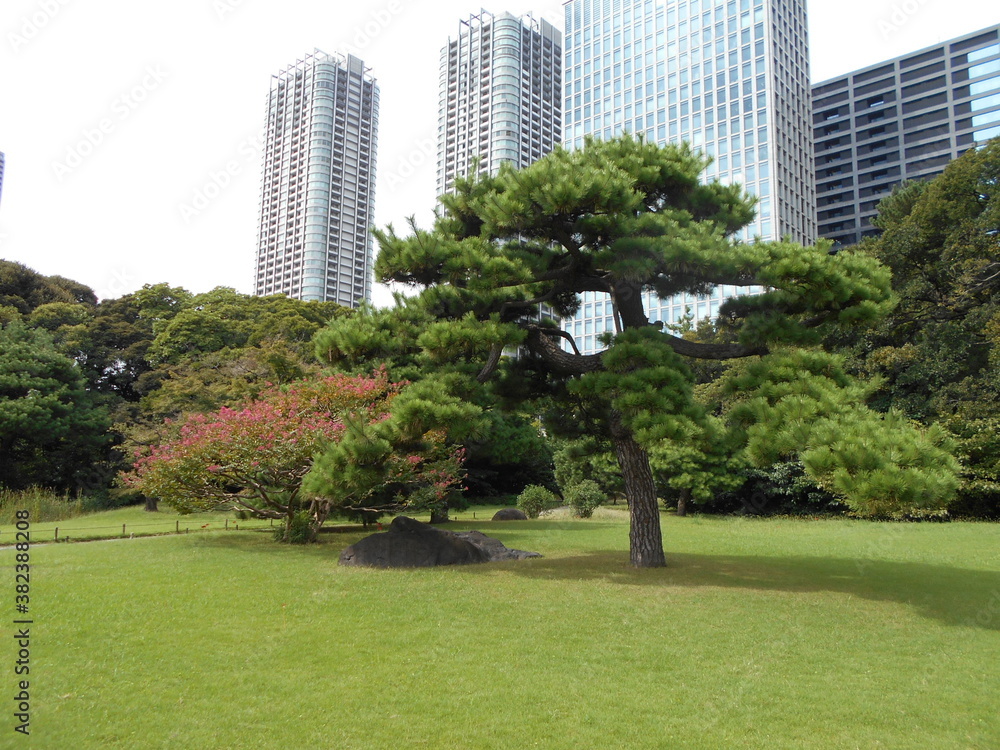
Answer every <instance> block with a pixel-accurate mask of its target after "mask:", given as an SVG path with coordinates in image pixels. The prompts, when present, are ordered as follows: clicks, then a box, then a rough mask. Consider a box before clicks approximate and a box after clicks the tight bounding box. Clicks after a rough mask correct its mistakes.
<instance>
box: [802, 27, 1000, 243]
mask: <svg viewBox="0 0 1000 750" xmlns="http://www.w3.org/2000/svg"><path fill="white" fill-rule="evenodd" d="M813 133H814V138H815V144H816V145H815V148H816V191H817V201H818V208H819V233H820V236H822V237H827V238H829V239H832V240H834V241H836V242H838V243H840V244H842V245H853V244H855V243H857V242H859V241H860V240H861V238H862V237H864V236H866V235H870V234H876V233H877V231H878V230H876V229H875V228H874V227H872V225H871V219H872V217H873V216H875V214H876V210H875V207H876V206H877V205H878V202H879V201H880V200H881V199H882V198H884V197H885V196H886V195H888V194H889V193H890V192H892V189H893V187H895V186H896V185H898V184H899V183H900V182H902V181H903V180H925V179H929V178H931V177H934V176H935V175H938V174H940V173H941V172H942V171H944V168H945V166H947V164H948V162H950V161H951V160H952V159H955V158H956V157H958V156H959V155H960V154H961V153H962V152H964V151H967V150H968V149H970V148H973V147H974V146H976V145H979V144H982V143H985V142H986V141H987V140H989V139H990V138H996V137H997V136H1000V26H994V27H991V28H988V29H984V30H981V31H977V32H974V33H972V34H967V35H965V36H961V37H958V38H956V39H952V40H950V41H948V42H944V43H943V44H937V45H934V46H933V47H927V48H926V49H922V50H919V51H916V52H913V53H911V54H908V55H903V56H901V57H897V58H895V59H892V60H887V61H886V62H883V63H879V64H877V65H870V66H868V67H867V68H861V69H860V70H856V71H854V72H852V73H848V74H846V75H843V76H838V77H837V78H833V79H830V80H828V81H823V82H822V83H818V84H816V85H815V86H813Z"/></svg>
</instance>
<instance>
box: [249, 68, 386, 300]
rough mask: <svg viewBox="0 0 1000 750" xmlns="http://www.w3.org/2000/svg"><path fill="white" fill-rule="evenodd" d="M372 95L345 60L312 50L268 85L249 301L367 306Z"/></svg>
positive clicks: (361, 72)
mask: <svg viewBox="0 0 1000 750" xmlns="http://www.w3.org/2000/svg"><path fill="white" fill-rule="evenodd" d="M378 103H379V90H378V86H377V84H376V82H375V80H374V78H372V76H371V75H370V71H369V70H368V69H367V68H365V66H364V63H363V62H362V61H361V60H359V59H358V58H356V57H354V56H353V55H348V56H339V55H337V56H334V55H328V54H326V53H324V52H320V51H319V50H316V51H315V52H314V53H313V54H310V55H307V56H306V57H305V58H304V59H302V60H299V61H297V62H296V63H295V64H293V65H290V66H288V67H287V68H285V69H284V70H282V71H281V72H280V73H278V74H276V75H275V76H273V77H272V80H271V90H270V93H269V95H268V110H267V129H266V135H265V143H264V168H263V178H262V183H261V203H260V229H259V236H258V249H257V275H256V292H257V294H258V295H266V294H286V295H288V296H289V297H294V298H297V299H304V300H323V301H334V302H337V303H339V304H341V305H345V306H348V307H357V306H358V305H359V304H360V303H361V302H364V301H370V300H371V291H372V236H371V232H370V229H371V226H372V223H373V219H374V198H375V162H376V146H377V137H378Z"/></svg>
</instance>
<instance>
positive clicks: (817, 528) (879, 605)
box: [0, 511, 1000, 750]
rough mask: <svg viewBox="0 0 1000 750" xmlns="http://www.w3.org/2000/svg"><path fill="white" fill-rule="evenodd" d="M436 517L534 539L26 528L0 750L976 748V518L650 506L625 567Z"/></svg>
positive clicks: (611, 524) (563, 540)
mask: <svg viewBox="0 0 1000 750" xmlns="http://www.w3.org/2000/svg"><path fill="white" fill-rule="evenodd" d="M471 513H472V511H468V512H467V513H463V514H460V515H461V516H463V517H464V516H466V515H471ZM477 515H479V516H482V515H486V517H489V513H485V512H479V513H477ZM91 518H92V519H93V518H95V517H93V516H92V517H91ZM80 520H82V519H80ZM453 527H455V528H474V527H475V528H480V529H482V530H483V531H486V532H487V533H494V534H495V535H496V536H498V537H499V538H501V539H502V540H503V541H504V542H505V543H506V544H507V545H508V546H511V547H517V548H521V549H531V550H537V551H539V552H542V553H543V554H544V555H545V557H544V558H542V559H536V560H527V561H521V562H514V563H493V564H487V565H481V566H470V567H461V568H450V569H446V568H440V569H433V570H427V569H425V570H412V571H386V570H369V569H356V568H354V569H352V568H346V569H342V568H339V567H338V566H337V564H336V563H337V556H338V554H339V553H340V550H341V549H343V547H344V546H346V545H347V544H349V543H351V542H353V541H355V540H356V539H358V538H360V536H361V534H359V533H349V534H328V535H324V536H323V538H322V542H321V543H320V544H318V545H313V546H310V547H304V548H303V547H283V546H279V545H276V544H274V543H273V542H271V541H270V538H269V535H268V534H266V533H260V532H254V531H240V532H230V533H216V534H211V533H199V534H194V533H192V534H188V535H180V536H166V537H157V538H151V539H131V540H127V541H122V542H94V543H87V544H58V545H54V544H49V545H39V546H36V547H34V548H33V550H32V592H31V594H32V599H31V607H32V611H31V615H32V617H33V618H34V625H33V626H32V636H33V640H32V653H31V658H32V665H31V692H32V725H31V728H32V737H31V741H30V743H26V742H18V740H21V739H22V738H20V737H17V736H14V735H13V732H12V731H11V728H10V725H11V723H12V718H10V710H8V712H7V715H8V719H7V720H6V724H7V725H8V728H7V729H4V730H0V731H3V734H2V735H0V737H2V739H0V747H20V746H24V747H28V746H30V747H32V748H95V749H96V748H129V749H130V750H132V749H138V748H178V749H180V748H184V749H185V750H187V749H189V748H195V749H199V750H200V749H202V748H205V749H211V750H216V749H219V748H239V749H243V748H359V749H363V750H370V749H372V748H394V749H395V748H412V747H427V748H449V749H450V748H470V749H479V748H517V749H518V750H519V749H520V748H525V747H539V748H572V749H574V750H579V749H580V748H630V749H631V748H707V749H710V750H718V749H719V748H769V749H771V748H796V749H797V748H837V749H838V750H839V749H841V748H893V749H896V748H932V749H934V750H942V749H944V748H982V749H983V750H995V749H996V748H998V747H1000V712H998V710H997V705H998V703H997V701H998V697H1000V525H989V524H965V523H951V524H910V525H905V524H896V525H892V524H877V523H867V522H855V521H847V520H824V521H799V520H768V521H765V520H748V519H727V518H703V517H693V518H687V519H677V518H673V517H664V532H665V533H664V536H665V540H666V547H667V557H668V563H669V567H667V568H665V569H659V570H641V571H638V570H633V569H631V568H629V567H628V565H627V560H628V553H627V544H628V527H627V519H626V517H625V516H624V514H622V513H620V512H615V511H602V512H601V513H600V514H599V517H597V518H594V519H591V520H588V521H572V520H550V521H544V520H543V521H528V522H517V523H507V524H501V523H491V522H489V521H482V520H477V522H476V523H471V522H468V523H467V522H461V523H457V524H453ZM3 554H5V555H8V557H7V558H6V559H7V561H8V564H6V565H5V566H4V568H5V569H6V570H8V571H12V570H13V568H12V564H11V563H12V555H13V552H12V551H11V550H4V551H3ZM9 579H10V582H9V584H8V591H9V599H10V601H11V602H13V593H14V592H13V580H12V579H13V573H12V572H11V573H10V574H9ZM5 640H6V641H7V643H8V644H9V645H8V646H5V647H4V648H7V649H8V651H6V652H3V653H4V654H5V655H7V661H6V663H7V664H11V663H12V662H13V660H14V655H13V648H12V646H11V645H10V641H11V639H10V638H7V639H5ZM0 651H2V650H0ZM7 674H8V677H7V682H6V686H5V689H6V690H8V691H11V690H12V689H13V687H14V677H13V675H12V674H11V672H10V671H8V673H7ZM12 695H13V693H10V696H12Z"/></svg>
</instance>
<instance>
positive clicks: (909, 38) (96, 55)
mask: <svg viewBox="0 0 1000 750" xmlns="http://www.w3.org/2000/svg"><path fill="white" fill-rule="evenodd" d="M483 5H484V3H483V2H482V0H479V2H476V1H474V0H433V1H428V0H422V1H420V2H418V1H417V0H357V1H356V2H344V1H343V0H334V1H333V2H317V1H316V0H313V1H312V2H309V1H308V0H170V2H148V1H144V0H86V1H85V0H2V8H0V35H2V37H0V151H3V152H5V153H6V157H7V166H6V174H5V176H4V187H3V196H2V202H0V258H4V259H7V260H16V261H19V262H21V263H24V264H26V265H28V266H30V267H32V268H34V269H35V270H37V271H39V272H40V273H43V274H60V275H62V276H67V277H69V278H72V279H76V280H77V281H81V282H83V283H85V284H88V285H90V286H92V287H93V288H94V289H95V290H96V291H97V293H98V295H99V296H100V297H117V296H120V295H122V294H126V293H128V292H131V291H133V290H135V289H138V288H139V287H141V286H142V285H143V284H145V283H158V282H161V281H166V282H169V283H170V284H172V285H175V286H183V287H185V288H187V289H189V290H191V291H193V292H203V291H207V290H209V289H211V288H213V287H215V286H220V285H222V286H231V287H235V288H236V289H237V290H239V291H242V292H250V291H252V287H251V281H252V276H253V271H254V259H255V254H256V221H257V218H256V212H257V201H258V187H259V179H260V158H259V150H258V147H257V145H256V143H257V137H258V133H259V132H260V129H261V127H262V125H263V122H264V115H265V101H266V96H267V91H268V87H269V83H270V77H271V75H272V74H273V73H276V72H278V71H279V70H280V69H282V68H284V67H286V66H287V65H288V64H290V63H292V62H294V61H295V60H296V59H298V58H299V57H301V56H302V55H303V54H305V53H306V52H309V51H312V50H313V49H315V48H319V49H322V50H324V51H326V52H330V53H333V52H346V51H352V52H354V54H356V55H358V56H359V57H361V58H362V59H363V60H364V61H365V63H366V64H367V65H368V66H369V67H371V68H372V73H373V75H374V76H375V77H376V79H377V80H378V83H379V87H380V89H381V111H380V118H379V119H380V123H379V124H380V128H379V138H378V140H379V143H378V177H377V181H376V198H375V222H376V224H377V225H378V226H384V225H386V224H388V223H393V224H395V225H396V226H397V227H402V226H403V225H404V219H405V217H407V216H409V215H412V214H416V215H417V217H418V220H420V221H421V222H423V223H426V221H427V220H428V219H429V217H430V215H431V209H432V208H433V205H434V166H433V162H434V160H435V156H434V151H435V148H436V145H435V140H434V139H435V135H436V125H437V85H438V57H439V52H440V49H441V47H442V46H443V45H444V44H445V42H446V41H447V39H448V37H449V36H455V35H457V32H458V29H459V20H460V19H462V18H467V17H468V15H469V14H470V13H471V12H478V11H479V10H480V8H481V7H482V6H483ZM487 9H488V10H490V11H491V12H494V13H500V12H502V11H504V10H508V11H510V12H512V13H515V14H518V15H520V14H522V13H525V12H528V11H531V12H533V13H534V15H535V17H536V18H541V17H544V18H546V19H548V20H549V21H551V22H552V23H554V24H555V25H556V26H557V27H559V28H561V27H562V2H561V0H536V2H534V3H532V2H523V1H522V0H510V2H508V3H506V5H504V4H497V5H493V6H490V7H488V8H487ZM998 21H1000V6H998V5H997V4H996V3H995V2H993V0H812V2H811V3H810V19H809V33H810V45H811V57H812V79H813V81H821V80H825V79H827V78H832V77H834V76H837V75H840V74H842V73H845V72H848V71H850V70H854V69H856V68H860V67H864V66H867V65H871V64H874V63H877V62H879V61H881V60H884V59H887V58H890V57H894V56H897V55H901V54H905V53H907V52H910V51H915V50H917V49H920V48H923V47H927V46H930V45H933V44H936V43H938V42H941V41H945V40H947V39H950V38H952V37H955V36H960V35H962V34H966V33H969V32H972V31H976V30H978V29H981V28H985V27H987V26H990V25H993V24H995V23H997V22H998ZM92 144H95V145H92ZM199 194H201V196H202V197H201V198H200V199H199V198H198V196H199ZM206 195H207V196H208V197H207V198H206V197H204V196H206ZM386 300H387V295H386V294H385V292H384V291H382V290H377V292H376V298H375V301H376V303H377V304H380V303H385V302H386Z"/></svg>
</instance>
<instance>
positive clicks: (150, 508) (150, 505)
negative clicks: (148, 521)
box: [146, 497, 160, 513]
mask: <svg viewBox="0 0 1000 750" xmlns="http://www.w3.org/2000/svg"><path fill="white" fill-rule="evenodd" d="M159 502H160V501H159V500H157V499H156V498H155V497H147V498H146V512H147V513H159V511H160V508H159V506H158V503H159Z"/></svg>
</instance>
